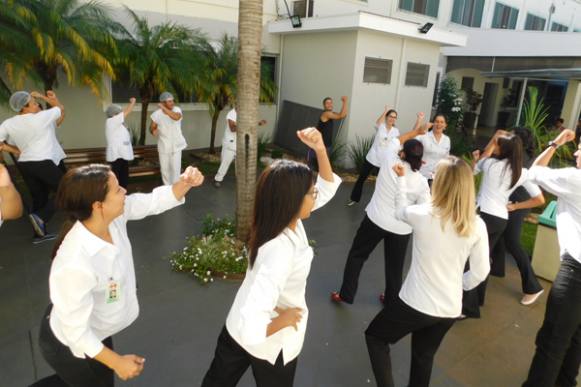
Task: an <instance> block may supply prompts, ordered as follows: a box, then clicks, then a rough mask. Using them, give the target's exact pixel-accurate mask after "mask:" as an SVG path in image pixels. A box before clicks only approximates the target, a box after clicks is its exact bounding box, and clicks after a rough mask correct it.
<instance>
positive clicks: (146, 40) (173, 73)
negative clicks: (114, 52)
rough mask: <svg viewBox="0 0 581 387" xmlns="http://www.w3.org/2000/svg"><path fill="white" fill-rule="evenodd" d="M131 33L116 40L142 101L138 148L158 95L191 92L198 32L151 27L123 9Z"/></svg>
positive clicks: (169, 26)
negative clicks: (153, 101) (126, 14)
mask: <svg viewBox="0 0 581 387" xmlns="http://www.w3.org/2000/svg"><path fill="white" fill-rule="evenodd" d="M126 10H127V12H128V14H129V15H130V17H131V19H132V21H133V31H132V32H129V31H127V30H125V31H124V32H123V34H122V35H121V36H120V37H119V40H118V43H117V44H118V46H119V59H118V60H117V64H118V65H119V67H120V70H121V72H123V73H124V74H125V75H126V76H127V79H128V80H129V83H130V84H131V85H133V86H136V87H137V88H138V89H139V95H140V97H141V131H140V136H139V144H140V145H143V144H145V133H146V123H147V107H148V106H149V103H150V102H152V100H153V98H154V96H156V95H157V94H158V93H159V92H160V91H164V90H171V91H176V90H179V91H182V92H185V93H188V92H192V91H193V85H194V79H195V78H194V77H195V76H196V73H197V71H196V69H197V67H198V65H197V63H198V60H199V59H198V55H197V53H198V52H199V50H198V49H196V44H197V42H198V41H199V40H200V39H201V35H200V33H199V32H197V31H194V30H191V29H189V28H187V27H185V26H181V25H178V24H175V23H163V24H160V25H155V26H150V25H149V23H148V21H147V19H146V18H144V17H140V16H138V15H137V14H136V13H135V12H133V11H132V10H130V9H129V8H127V7H126Z"/></svg>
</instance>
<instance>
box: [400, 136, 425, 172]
mask: <svg viewBox="0 0 581 387" xmlns="http://www.w3.org/2000/svg"><path fill="white" fill-rule="evenodd" d="M403 153H404V155H403V160H404V161H406V162H408V163H409V165H410V166H411V167H412V171H414V172H416V171H419V170H420V168H421V167H422V157H424V145H423V144H422V143H421V142H420V141H419V140H416V139H415V138H412V139H411V140H407V141H406V142H405V143H404V144H403Z"/></svg>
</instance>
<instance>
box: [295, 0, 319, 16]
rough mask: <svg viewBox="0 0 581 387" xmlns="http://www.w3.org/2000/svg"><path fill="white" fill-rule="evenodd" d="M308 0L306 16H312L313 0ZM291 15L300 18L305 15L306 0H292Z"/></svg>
mask: <svg viewBox="0 0 581 387" xmlns="http://www.w3.org/2000/svg"><path fill="white" fill-rule="evenodd" d="M308 1H309V15H308V17H312V16H313V7H314V5H315V4H314V0H308ZM293 16H300V17H302V18H305V17H307V0H296V1H293Z"/></svg>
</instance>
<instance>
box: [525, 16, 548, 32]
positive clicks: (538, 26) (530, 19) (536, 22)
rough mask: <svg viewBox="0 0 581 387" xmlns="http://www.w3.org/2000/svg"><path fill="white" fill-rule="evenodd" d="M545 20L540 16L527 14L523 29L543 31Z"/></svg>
mask: <svg viewBox="0 0 581 387" xmlns="http://www.w3.org/2000/svg"><path fill="white" fill-rule="evenodd" d="M545 22H546V20H545V19H543V18H542V17H538V16H535V15H531V14H530V13H529V14H527V19H526V21H525V30H528V31H544V30H545Z"/></svg>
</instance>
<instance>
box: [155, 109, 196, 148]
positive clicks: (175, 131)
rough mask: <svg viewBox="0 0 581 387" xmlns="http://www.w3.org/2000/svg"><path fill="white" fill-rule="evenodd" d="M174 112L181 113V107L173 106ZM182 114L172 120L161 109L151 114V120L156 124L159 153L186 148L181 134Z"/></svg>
mask: <svg viewBox="0 0 581 387" xmlns="http://www.w3.org/2000/svg"><path fill="white" fill-rule="evenodd" d="M172 111H173V112H174V113H180V114H183V113H182V109H180V108H179V107H177V106H174V107H173V109H172ZM183 118H184V117H183V115H182V117H181V118H180V119H179V120H177V121H176V120H174V119H172V118H171V117H170V116H168V115H167V114H165V113H164V112H163V110H161V109H157V110H156V111H154V112H153V113H152V114H151V120H152V121H153V122H155V123H156V124H157V130H158V137H157V150H158V152H159V153H174V152H179V151H182V150H184V149H185V148H186V146H187V143H186V139H185V138H184V135H183V134H182V120H183Z"/></svg>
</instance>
